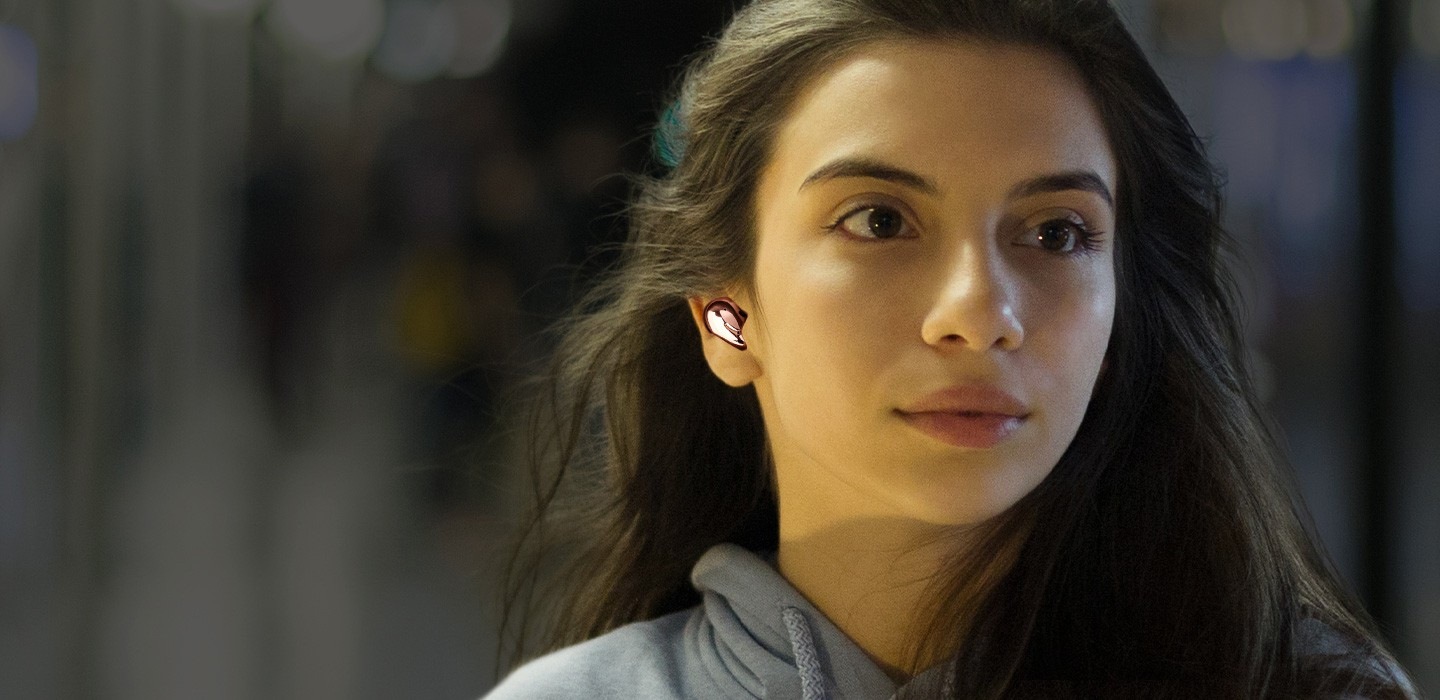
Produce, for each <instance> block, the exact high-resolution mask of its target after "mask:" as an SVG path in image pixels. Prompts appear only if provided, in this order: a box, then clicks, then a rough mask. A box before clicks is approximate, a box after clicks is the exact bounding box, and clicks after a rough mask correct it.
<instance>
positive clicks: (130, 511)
mask: <svg viewBox="0 0 1440 700" xmlns="http://www.w3.org/2000/svg"><path fill="white" fill-rule="evenodd" d="M1116 4H1117V6H1118V7H1119V8H1120V9H1121V11H1122V13H1123V14H1124V15H1125V16H1126V18H1127V21H1128V22H1129V24H1130V26H1131V29H1132V31H1133V32H1134V33H1135V35H1136V37H1137V39H1139V40H1140V42H1141V44H1142V45H1143V46H1144V47H1145V49H1146V51H1147V52H1148V53H1149V54H1150V55H1151V58H1152V60H1153V61H1154V64H1155V65H1156V67H1157V70H1159V71H1160V73H1161V75H1162V77H1164V78H1165V79H1166V81H1167V82H1168V83H1169V85H1170V86H1171V89H1172V90H1173V92H1174V94H1175V95H1176V98H1177V99H1178V100H1179V101H1180V103H1181V105H1182V106H1183V107H1184V108H1185V109H1186V111H1187V113H1189V114H1190V116H1191V118H1192V120H1193V121H1194V123H1195V125H1196V128H1197V131H1199V132H1200V133H1201V135H1202V136H1203V137H1204V138H1205V139H1206V141H1207V143H1208V144H1209V145H1210V148H1211V154H1212V156H1213V158H1214V159H1215V160H1216V162H1217V163H1219V164H1220V165H1221V166H1222V168H1223V169H1224V171H1225V173H1226V175H1227V178H1228V185H1227V190H1226V195H1227V198H1228V200H1227V202H1228V209H1227V215H1226V216H1227V224H1228V225H1229V227H1230V228H1231V230H1232V232H1233V233H1234V235H1235V236H1236V238H1237V239H1239V240H1240V241H1241V243H1242V245H1243V248H1244V257H1243V259H1241V260H1237V261H1235V262H1234V264H1235V265H1236V266H1237V273H1238V275H1239V276H1240V278H1241V279H1242V280H1243V283H1244V291H1245V301H1246V308H1247V314H1248V316H1247V319H1248V330H1249V337H1250V344H1251V349H1252V351H1253V353H1254V357H1255V361H1256V365H1257V367H1258V368H1259V369H1260V370H1261V372H1262V379H1263V390H1264V397H1263V398H1264V400H1265V402H1266V405H1267V406H1268V407H1269V408H1270V410H1271V411H1272V412H1273V414H1274V416H1275V418H1276V421H1277V423H1278V425H1279V426H1280V427H1281V428H1282V429H1283V434H1284V438H1285V440H1286V444H1287V447H1288V449H1289V451H1290V454H1291V457H1292V458H1293V460H1294V463H1295V469H1296V472H1297V473H1298V475H1299V478H1300V480H1301V483H1302V486H1303V489H1304V495H1305V498H1306V502H1307V504H1308V506H1309V508H1310V510H1311V512H1312V513H1313V515H1314V518H1315V521H1316V526H1317V529H1318V531H1319V534H1320V536H1321V538H1322V539H1323V541H1324V544H1325V546H1326V547H1327V548H1328V550H1329V551H1330V553H1331V554H1332V556H1333V557H1334V559H1335V561H1336V563H1337V565H1338V567H1339V569H1340V570H1341V571H1342V573H1343V574H1344V576H1345V577H1346V580H1347V582H1348V583H1349V584H1350V585H1352V586H1354V587H1355V589H1356V590H1357V591H1358V592H1360V593H1361V594H1362V596H1363V597H1364V598H1365V600H1366V602H1367V605H1369V606H1370V608H1371V610H1372V611H1374V613H1375V614H1376V615H1377V616H1378V617H1379V618H1380V620H1381V621H1382V624H1383V626H1384V628H1385V630H1386V633H1387V635H1388V636H1389V638H1390V640H1391V641H1392V642H1393V643H1394V645H1395V647H1396V649H1397V650H1398V652H1399V654H1400V657H1401V661H1402V662H1403V663H1405V664H1406V665H1407V666H1408V667H1409V668H1410V669H1411V670H1412V672H1413V673H1414V676H1415V680H1416V681H1417V683H1418V684H1419V685H1420V687H1421V688H1422V689H1428V690H1430V691H1431V692H1434V691H1435V690H1437V689H1440V641H1437V640H1440V547H1437V546H1436V544H1437V542H1440V505H1437V504H1440V468H1437V463H1440V431H1437V430H1436V426H1437V425H1440V420H1437V419H1440V370H1437V369H1436V368H1437V362H1436V360H1435V348H1436V347H1437V346H1440V275H1437V274H1436V272H1435V271H1436V269H1437V263H1440V216H1437V214H1436V211H1435V209H1434V207H1435V206H1436V203H1437V199H1436V194H1437V192H1440V187H1437V186H1440V0H1408V1H1407V2H1393V1H1390V0H1367V1H1365V2H1360V1H1358V0H1356V1H1353V2H1352V1H1350V0H1123V1H1120V2H1117V3H1116ZM734 5H735V3H732V2H700V1H692V2H673V1H670V2H661V1H658V0H644V1H641V0H628V1H626V2H613V1H611V2H602V1H600V0H0V696H3V697H6V698H52V697H63V698H72V697H73V698H90V697H106V698H109V697H117V698H147V699H149V698H191V697H206V698H232V697H233V698H253V697H267V698H272V697H279V698H288V697H297V698H298V697H305V698H371V697H373V698H380V697H399V696H406V697H411V696H426V697H454V698H467V697H478V696H479V695H480V694H481V693H483V692H484V691H485V690H486V689H488V687H489V686H490V685H491V683H492V682H493V678H492V672H493V668H492V667H491V663H492V652H493V649H494V644H495V640H494V625H495V610H494V606H493V601H492V599H491V598H490V594H491V592H492V591H493V584H494V581H495V573H496V572H495V568H496V567H495V565H494V562H495V556H496V552H495V547H494V543H495V534H496V533H497V532H499V531H500V529H501V528H503V527H504V526H505V523H507V522H509V520H510V519H511V518H513V517H514V513H515V508H516V504H517V497H518V495H519V494H520V493H521V491H520V483H521V482H520V481H519V476H518V473H517V471H516V470H517V468H518V466H519V464H518V461H517V459H516V458H515V456H516V455H517V454H518V451H517V444H518V442H519V438H518V432H517V429H516V425H515V424H514V421H513V419H514V418H515V417H514V416H510V415H505V414H503V413H502V412H500V411H498V410H497V409H496V398H497V396H498V394H499V393H500V392H502V391H503V390H504V389H505V388H506V387H507V386H510V383H511V382H512V381H513V379H514V378H515V376H516V372H517V369H516V368H517V367H518V366H519V364H520V363H521V362H524V361H527V360H530V359H532V358H534V357H537V356H539V355H540V354H541V353H543V352H544V351H545V349H546V348H545V346H544V341H543V340H541V339H540V338H539V336H537V335H536V331H537V330H538V329H539V328H541V327H542V326H543V325H544V324H545V323H546V322H547V321H549V320H550V319H552V318H553V317H554V316H555V315H556V314H558V313H559V312H560V311H561V310H562V309H563V308H564V305H565V303H566V302H567V301H568V300H569V299H571V298H573V296H574V295H575V293H576V291H577V290H578V289H581V288H583V285H584V284H585V281H586V280H587V279H588V278H589V276H590V275H591V274H593V273H594V271H595V270H597V269H599V267H600V266H602V265H604V264H606V263H607V262H609V261H610V260H611V259H612V253H610V252H606V251H603V250H598V249H597V248H596V246H597V245H599V244H602V243H605V242H609V241H616V240H619V239H620V238H621V237H622V236H623V224H624V220H623V216H621V207H622V206H623V202H624V198H625V196H626V195H627V192H628V188H627V185H626V183H625V180H624V178H623V177H622V176H621V175H620V174H621V173H626V172H631V173H633V172H645V171H646V170H647V169H649V168H651V167H653V163H652V161H651V158H650V154H649V148H650V143H649V139H648V128H649V126H650V125H651V124H653V123H654V121H655V119H656V118H657V116H658V114H659V112H660V111H661V110H662V109H663V108H664V106H665V103H664V99H665V96H666V94H667V92H668V89H669V88H670V87H671V85H672V81H673V80H674V79H675V77H676V76H677V75H678V69H679V67H680V65H681V64H682V61H683V59H684V58H685V57H686V56H687V55H689V54H690V53H692V52H693V51H695V50H697V49H698V48H700V46H701V43H702V40H703V39H704V38H705V37H707V36H710V35H713V34H715V33H716V32H718V31H719V30H720V28H721V27H722V26H723V23H724V20H725V18H726V17H728V16H729V14H730V13H731V12H732V10H733V6H734Z"/></svg>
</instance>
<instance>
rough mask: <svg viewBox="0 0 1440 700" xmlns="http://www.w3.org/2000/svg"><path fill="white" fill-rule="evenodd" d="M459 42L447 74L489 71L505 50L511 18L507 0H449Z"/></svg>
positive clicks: (454, 76) (454, 75) (464, 75)
mask: <svg viewBox="0 0 1440 700" xmlns="http://www.w3.org/2000/svg"><path fill="white" fill-rule="evenodd" d="M449 5H450V6H451V7H452V8H453V9H452V11H453V12H454V16H455V25H456V29H457V31H456V34H457V36H458V37H459V41H458V42H457V44H456V47H455V57H454V59H453V60H452V61H451V62H450V77H452V78H471V77H474V76H477V75H480V74H481V73H484V72H486V71H488V70H490V67H491V66H493V65H495V62H496V61H497V60H499V58H500V54H501V53H502V52H503V51H504V50H505V42H506V39H507V38H508V37H509V35H510V29H511V25H512V23H513V21H514V16H513V12H512V9H511V7H510V2H509V0H449Z"/></svg>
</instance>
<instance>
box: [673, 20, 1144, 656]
mask: <svg viewBox="0 0 1440 700" xmlns="http://www.w3.org/2000/svg"><path fill="white" fill-rule="evenodd" d="M837 164H838V165H837ZM1075 173H1082V174H1086V175H1087V176H1088V177H1082V178H1077V177H1061V178H1050V179H1049V180H1048V182H1049V184H1050V185H1051V187H1039V186H1035V184H1036V183H1037V182H1039V183H1045V182H1047V180H1045V177H1046V176H1051V175H1056V174H1071V175H1073V174H1075ZM1027 183H1029V184H1030V185H1031V187H1029V188H1028V189H1029V190H1031V191H1030V192H1026V193H1019V192H1017V188H1024V186H1025V185H1026V184H1027ZM1056 183H1060V184H1059V185H1057V184H1056ZM1051 190H1053V191H1051ZM1116 191H1117V183H1116V163H1115V159H1114V157H1113V155H1112V153H1111V151H1110V147H1109V144H1108V143H1107V140H1106V136H1105V129H1104V126H1103V122H1102V120H1101V118H1100V116H1099V115H1098V112H1097V111H1096V109H1095V107H1094V105H1093V104H1092V103H1091V100H1090V98H1089V96H1088V95H1087V93H1086V91H1085V88H1084V82H1083V80H1082V79H1081V78H1080V77H1079V75H1078V74H1077V73H1076V72H1075V70H1074V68H1073V67H1072V66H1071V65H1070V64H1069V63H1068V62H1067V61H1066V60H1065V59H1064V58H1062V57H1060V56H1058V55H1055V54H1052V53H1048V52H1045V51H1042V50H1038V49H1033V48H1027V47H1021V46H1014V45H1004V44H995V43H989V42H982V41H971V40H946V41H937V40H918V39H917V40H910V39H906V40H891V41H883V42H874V43H871V44H867V45H865V46H862V47H860V48H859V49H858V50H856V51H854V52H852V53H851V54H850V55H849V56H847V57H846V58H845V59H844V60H842V61H840V62H839V63H837V64H836V65H834V66H831V67H830V69H829V70H826V71H824V72H822V73H821V74H820V75H819V76H817V77H816V78H815V79H814V80H813V81H811V83H810V84H809V85H808V86H807V88H806V89H805V90H804V91H803V92H802V93H801V94H800V97H799V99H798V100H797V101H796V102H795V104H794V105H793V106H792V108H791V110H790V112H789V114H788V116H787V118H786V119H785V121H784V122H783V123H782V125H781V127H780V130H779V132H778V133H777V135H776V138H775V141H774V144H773V148H772V151H771V157H770V159H769V161H768V162H767V164H766V167H765V168H764V171H763V173H762V177H761V179H760V181H759V182H758V183H757V189H756V199H755V209H756V217H755V221H756V227H757V231H756V236H757V256H756V265H755V283H754V290H753V292H752V291H751V290H749V289H743V288H735V289H727V290H717V292H716V293H715V294H714V295H713V296H709V297H691V298H690V299H689V302H690V308H691V312H692V316H693V318H694V320H695V324H696V330H697V332H699V333H701V337H702V343H703V348H704V353H705V359H706V362H707V363H708V364H709V366H710V368H711V370H712V371H713V372H714V374H715V375H716V376H717V377H718V378H720V379H721V380H722V381H723V382H725V383H726V384H728V385H729V386H732V387H739V386H745V385H747V384H751V383H753V384H754V387H755V391H756V396H757V398H758V401H759V404H760V408H761V413H762V414H763V417H764V422H765V430H766V434H767V437H768V442H769V445H770V449H771V456H772V458H773V462H774V465H775V477H776V491H777V497H778V503H779V515H780V537H779V551H778V568H779V570H780V572H781V573H782V575H784V576H785V577H786V579H787V580H789V581H790V582H791V583H792V584H793V585H795V587H796V588H797V589H798V590H799V591H800V592H801V593H802V594H804V595H805V596H806V597H807V598H808V599H809V600H811V601H812V602H813V603H814V604H815V605H816V606H817V607H818V608H819V609H820V610H822V611H823V612H824V613H825V614H826V615H827V617H829V618H830V619H831V620H832V621H834V622H835V623H836V624H837V626H839V627H840V628H841V629H842V630H843V631H845V632H846V634H847V635H849V636H850V637H851V638H852V639H854V640H855V641H856V643H857V644H858V645H859V646H860V647H861V648H862V649H864V650H865V651H866V653H867V654H869V655H870V656H871V658H873V659H874V660H875V661H876V663H877V664H879V665H880V667H881V668H882V669H884V670H885V671H886V672H887V673H888V674H889V675H890V676H891V677H892V678H894V679H895V680H897V682H901V681H903V680H905V679H907V678H909V677H911V676H912V675H914V674H915V673H917V672H918V671H919V670H921V669H915V668H907V667H906V665H905V659H906V658H907V657H906V654H905V643H906V640H907V639H909V638H911V637H912V636H913V634H912V633H913V631H914V629H915V628H916V627H917V626H918V625H919V624H921V622H922V621H923V619H924V612H923V611H922V610H921V608H922V601H923V600H924V594H925V591H926V590H927V584H928V583H929V582H930V580H931V579H932V578H933V576H934V575H935V573H936V572H937V571H939V570H940V569H941V568H942V566H943V562H945V561H946V560H947V558H949V557H952V556H954V555H955V554H956V552H955V548H956V547H961V546H963V545H961V544H957V543H960V542H964V541H965V539H964V537H956V535H960V534H963V533H964V532H966V531H967V530H968V529H969V528H971V527H973V526H974V525H977V524H979V523H983V522H985V521H987V520H989V519H990V518H993V517H994V516H996V515H997V514H999V513H1001V512H1004V511H1005V510H1006V509H1007V508H1009V507H1010V506H1012V505H1013V504H1014V503H1015V502H1016V501H1018V500H1020V499H1021V498H1022V497H1024V496H1025V495H1026V494H1027V493H1029V492H1030V491H1031V490H1032V489H1034V488H1035V487H1036V486H1037V485H1038V484H1039V483H1040V482H1041V481H1042V480H1044V479H1045V477H1046V476H1048V475H1049V474H1050V472H1051V470H1052V469H1053V467H1054V466H1055V465H1056V463H1057V462H1058V461H1059V459H1060V457H1061V455H1062V454H1063V453H1064V452H1065V450H1066V449H1067V447H1068V446H1069V445H1070V443H1071V441H1072V439H1073V438H1074V436H1075V434H1076V431H1077V429H1078V428H1079V426H1080V423H1081V421H1082V419H1083V418H1084V416H1085V412H1086V409H1087V407H1088V405H1089V401H1090V399H1091V398H1092V397H1093V395H1094V390H1095V388H1096V380H1097V378H1098V376H1099V374H1100V372H1101V371H1102V370H1103V367H1104V364H1105V355H1106V350H1107V348H1108V343H1109V339H1110V333H1111V328H1112V322H1113V319H1114V311H1115V305H1116V280H1115V263H1114V256H1113V238H1112V237H1113V235H1114V231H1115V230H1116V215H1115V202H1114V201H1113V200H1114V195H1113V194H1110V193H1114V192H1116ZM1017 194H1018V195H1019V196H1016V195H1017ZM1075 223H1079V224H1081V225H1083V227H1084V229H1085V230H1087V231H1089V232H1090V235H1092V236H1093V238H1091V239H1089V240H1088V241H1086V240H1085V238H1086V236H1085V234H1083V233H1082V231H1081V230H1079V229H1077V228H1075V227H1074V225H1073V224H1075ZM877 234H881V235H877ZM882 235H883V238H882ZM720 295H726V296H730V297H731V298H733V299H734V300H735V301H736V303H737V304H739V305H740V307H741V308H742V309H746V310H752V313H751V316H750V318H749V319H748V321H747V323H746V325H745V327H744V331H743V333H744V336H745V338H746V340H747V341H748V342H749V349H748V350H746V351H740V350H738V349H736V348H733V347H731V346H730V345H728V344H727V343H725V342H724V341H722V340H721V339H720V338H718V337H715V336H713V335H711V334H709V332H708V331H707V330H706V328H705V326H704V323H703V317H702V311H703V308H704V305H705V304H706V303H707V302H708V301H709V300H710V299H713V298H714V296H720ZM760 298H763V301H764V313H755V312H753V310H754V309H757V308H758V307H759V304H757V301H758V300H759V299H760ZM971 383H985V384H991V385H995V386H998V387H1000V388H1001V389H1003V390H1005V391H1007V392H1009V393H1011V394H1012V395H1014V396H1015V397H1016V398H1019V399H1020V400H1021V401H1022V402H1024V403H1025V404H1026V405H1027V406H1028V407H1029V409H1030V411H1031V414H1030V415H1029V416H1028V418H1027V419H1026V421H1025V422H1024V423H1023V424H1022V426H1021V427H1020V429H1019V430H1018V431H1017V432H1016V433H1015V434H1013V435H1011V436H1010V437H1009V438H1008V439H1007V440H1005V441H1003V442H1001V443H1000V444H998V445H996V446H995V447H993V448H990V449H986V450H968V449H962V448H956V447H953V446H951V445H947V444H944V443H941V442H939V441H937V440H935V439H934V438H931V437H930V436H928V435H925V434H923V433H921V432H919V431H917V430H915V429H914V428H913V427H911V426H910V425H908V424H907V423H906V422H904V421H903V420H902V419H901V417H900V416H899V415H898V414H897V413H896V410H897V409H899V408H901V407H903V406H905V405H907V404H908V403H911V402H913V401H915V400H917V399H919V398H920V397H921V396H923V395H924V394H926V393H929V392H931V391H934V390H937V389H940V388H943V387H946V386H951V385H955V384H971ZM1008 565H1009V564H1008V562H1000V561H997V562H995V566H994V568H995V569H996V571H994V572H992V573H993V576H987V578H992V577H994V576H998V574H999V573H1000V570H1003V569H1004V568H1005V567H1008Z"/></svg>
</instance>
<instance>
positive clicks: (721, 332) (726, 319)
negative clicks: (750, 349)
mask: <svg viewBox="0 0 1440 700" xmlns="http://www.w3.org/2000/svg"><path fill="white" fill-rule="evenodd" d="M749 317H750V314H747V313H745V312H744V311H742V310H741V309H740V307H738V306H736V305H735V301H734V300H733V299H731V298H730V297H720V298H718V299H716V300H714V301H712V302H710V303H709V304H707V305H705V328H706V329H708V330H709V331H710V332H711V333H714V334H715V335H718V336H720V339H721V340H723V341H725V342H727V343H729V344H731V345H734V346H735V347H737V348H739V349H741V350H744V349H745V348H746V347H747V345H746V343H745V339H744V338H742V337H740V328H741V327H742V326H744V325H745V319H747V318H749Z"/></svg>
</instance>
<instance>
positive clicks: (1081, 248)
mask: <svg viewBox="0 0 1440 700" xmlns="http://www.w3.org/2000/svg"><path fill="white" fill-rule="evenodd" d="M881 207H885V208H887V209H893V210H895V211H896V213H900V214H901V216H902V217H903V216H904V214H903V213H901V212H900V211H899V210H898V209H895V208H894V207H892V206H890V205H888V204H878V203H877V204H861V205H858V206H856V207H853V208H851V209H850V210H849V211H847V212H845V213H844V214H841V215H840V216H839V217H838V218H836V219H835V220H834V221H833V222H831V223H830V224H828V225H826V226H824V227H822V228H823V229H824V230H826V231H831V232H834V233H839V234H840V235H841V236H843V237H845V238H846V239H847V240H852V241H856V242H858V243H885V242H887V241H891V240H896V239H897V238H900V237H898V236H897V237H895V238H867V237H864V236H856V235H854V234H850V233H846V232H844V231H841V230H840V224H842V223H844V222H845V220H846V219H848V218H850V217H852V216H854V215H856V214H858V213H860V212H862V211H866V210H870V209H879V208H881ZM1057 221H1058V222H1061V223H1064V224H1068V225H1069V226H1070V228H1071V229H1074V231H1075V235H1076V236H1077V237H1078V238H1079V240H1078V241H1076V243H1075V247H1074V248H1071V249H1070V250H1069V251H1065V252H1061V251H1052V250H1048V249H1046V248H1041V250H1044V251H1045V252H1047V253H1054V254H1055V255H1058V256H1061V257H1077V258H1078V257H1083V256H1087V255H1092V254H1094V253H1097V252H1099V251H1100V250H1101V247H1100V245H1099V243H1100V241H1101V240H1102V238H1101V237H1102V236H1103V235H1104V232H1103V231H1093V230H1091V229H1090V228H1089V227H1087V226H1086V225H1085V223H1084V222H1082V221H1076V220H1074V219H1069V218H1066V217H1063V216H1062V217H1058V218H1054V219H1049V220H1046V221H1044V222H1041V224H1040V226H1045V225H1046V224H1053V223H1055V222H1057ZM1036 228H1039V227H1036Z"/></svg>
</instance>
